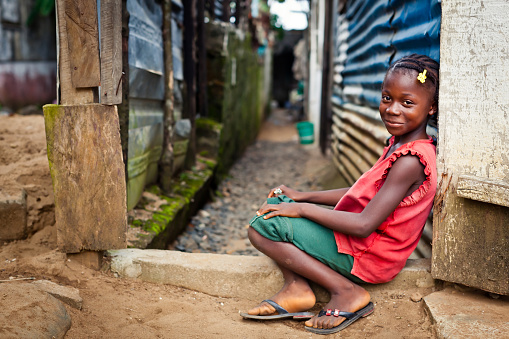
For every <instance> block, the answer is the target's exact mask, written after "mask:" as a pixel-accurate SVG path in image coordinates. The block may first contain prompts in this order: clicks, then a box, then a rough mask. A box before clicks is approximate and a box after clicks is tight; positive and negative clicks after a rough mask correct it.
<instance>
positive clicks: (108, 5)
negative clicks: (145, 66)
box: [101, 0, 125, 105]
mask: <svg viewBox="0 0 509 339" xmlns="http://www.w3.org/2000/svg"><path fill="white" fill-rule="evenodd" d="M123 79H125V78H124V77H123V76H122V1H121V0H101V103H102V104H105V105H117V104H120V103H122V81H123Z"/></svg>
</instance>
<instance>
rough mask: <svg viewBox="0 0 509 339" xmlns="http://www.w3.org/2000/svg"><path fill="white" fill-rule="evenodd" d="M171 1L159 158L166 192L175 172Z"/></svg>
mask: <svg viewBox="0 0 509 339" xmlns="http://www.w3.org/2000/svg"><path fill="white" fill-rule="evenodd" d="M171 1H172V0H165V1H164V4H163V48H164V68H165V72H164V118H163V119H164V120H163V125H164V130H163V151H162V152H161V158H160V159H159V164H158V167H159V180H158V181H159V184H160V185H161V188H162V189H163V191H164V192H169V191H170V190H171V182H172V174H173V154H174V149H173V145H172V139H173V125H174V118H173V54H172V41H171Z"/></svg>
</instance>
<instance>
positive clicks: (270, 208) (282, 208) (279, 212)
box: [256, 202, 302, 219]
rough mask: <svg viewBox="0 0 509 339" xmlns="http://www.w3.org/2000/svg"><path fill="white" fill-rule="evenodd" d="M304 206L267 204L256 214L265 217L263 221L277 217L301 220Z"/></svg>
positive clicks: (283, 203)
mask: <svg viewBox="0 0 509 339" xmlns="http://www.w3.org/2000/svg"><path fill="white" fill-rule="evenodd" d="M301 205H302V204H297V203H287V202H282V203H280V204H275V205H274V204H266V205H264V206H262V207H260V209H259V210H258V211H257V212H256V215H258V216H260V215H264V214H265V213H268V214H267V215H265V216H264V217H263V219H270V218H272V217H275V216H282V217H290V218H300V217H301V207H302V206H301Z"/></svg>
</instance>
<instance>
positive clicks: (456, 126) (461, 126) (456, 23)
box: [438, 0, 509, 183]
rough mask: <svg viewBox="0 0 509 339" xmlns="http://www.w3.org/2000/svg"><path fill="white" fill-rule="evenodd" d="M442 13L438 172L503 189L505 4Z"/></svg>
mask: <svg viewBox="0 0 509 339" xmlns="http://www.w3.org/2000/svg"><path fill="white" fill-rule="evenodd" d="M442 8H443V17H442V30H441V41H440V45H441V47H440V67H441V71H440V115H439V125H440V132H439V136H440V147H439V154H438V160H439V170H441V171H449V172H454V174H456V175H461V174H470V175H474V176H478V177H485V178H490V179H498V180H503V181H505V182H507V183H509V133H508V132H509V129H508V126H509V1H496V0H487V1H476V0H454V1H444V2H443V3H442Z"/></svg>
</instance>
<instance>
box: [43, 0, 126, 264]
mask: <svg viewBox="0 0 509 339" xmlns="http://www.w3.org/2000/svg"><path fill="white" fill-rule="evenodd" d="M120 1H121V0H103V1H102V3H101V4H104V5H103V7H102V8H101V18H102V20H101V21H102V24H103V26H102V27H103V30H102V32H101V33H102V35H103V36H104V37H105V38H104V39H103V40H102V42H103V44H104V45H103V47H104V49H107V51H106V50H105V51H104V52H105V53H104V54H103V62H104V64H103V65H102V67H101V61H100V59H99V29H98V20H97V7H96V1H78V0H57V1H56V6H57V22H58V45H59V50H58V76H59V86H60V104H62V106H59V105H46V106H45V107H44V117H45V125H46V139H47V144H48V160H49V163H50V172H51V176H52V180H53V189H54V193H55V219H56V225H57V244H58V248H59V249H60V250H61V251H63V252H66V253H78V254H77V257H75V259H78V260H79V261H80V262H82V263H83V264H84V265H87V266H90V267H92V268H96V269H98V268H99V267H100V262H101V260H102V253H103V251H104V250H107V249H113V248H125V247H126V228H127V218H126V189H125V187H126V186H125V185H126V183H125V170H124V164H123V162H122V152H121V146H120V135H119V131H118V130H119V121H118V115H117V109H116V106H105V105H99V104H97V102H98V101H99V97H98V87H99V86H100V85H101V70H102V71H103V72H104V74H102V81H103V83H102V88H103V93H104V94H106V93H108V92H110V93H111V94H115V95H111V97H108V96H105V97H106V98H105V100H104V101H105V102H106V103H108V104H114V103H119V102H121V96H122V92H120V89H119V90H118V92H117V90H116V88H115V85H116V83H115V79H114V78H115V77H116V75H117V74H118V73H119V72H121V71H119V69H121V67H122V62H121V60H120V61H119V58H121V53H120V52H119V49H121V42H120V34H118V33H119V32H120V28H119V25H120V24H121V19H120V20H119V18H118V15H121V12H120V11H119V8H120V7H119V5H120ZM107 12H109V13H107ZM116 80H118V79H116ZM112 88H115V90H114V91H113V92H114V93H113V92H112ZM119 98H120V99H119ZM80 258H81V259H82V260H81V259H80Z"/></svg>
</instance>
